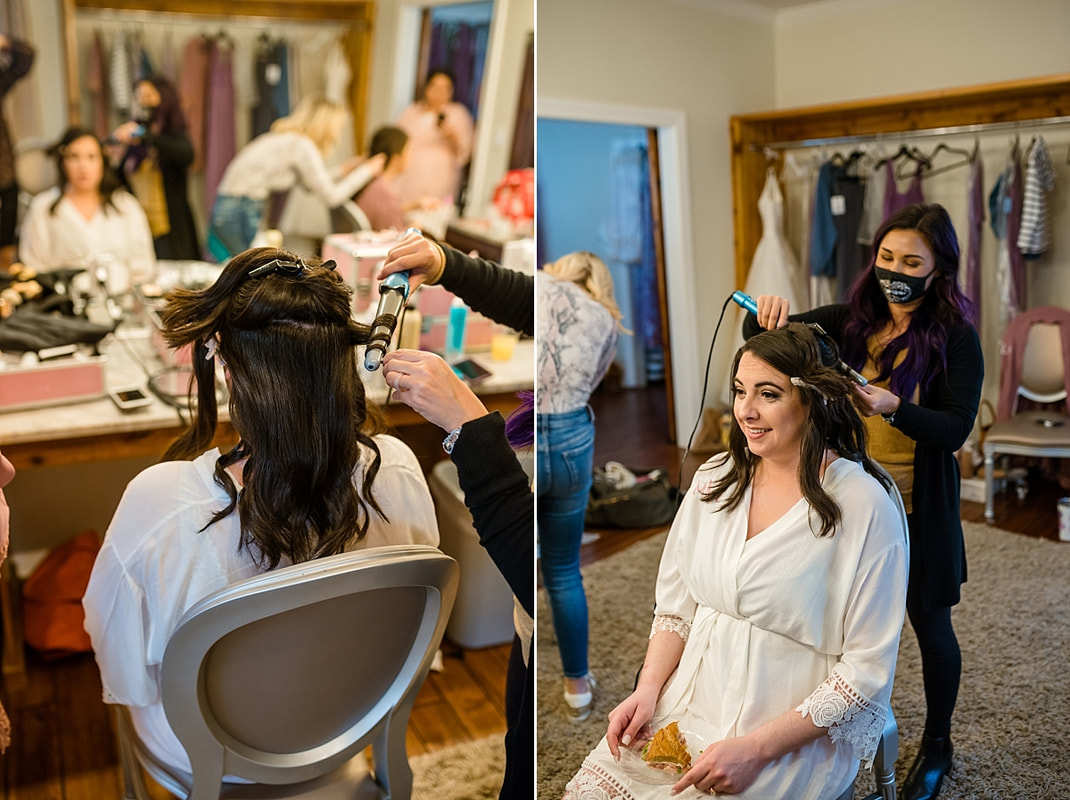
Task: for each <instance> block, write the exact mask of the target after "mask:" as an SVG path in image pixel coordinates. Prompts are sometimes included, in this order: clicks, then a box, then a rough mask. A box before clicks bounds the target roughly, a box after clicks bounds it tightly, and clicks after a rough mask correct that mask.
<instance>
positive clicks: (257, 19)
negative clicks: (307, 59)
mask: <svg viewBox="0 0 1070 800" xmlns="http://www.w3.org/2000/svg"><path fill="white" fill-rule="evenodd" d="M61 5H62V8H63V27H64V40H65V42H66V50H67V52H66V76H67V80H66V83H67V118H68V120H69V122H70V124H72V125H77V124H79V123H80V122H81V116H82V114H81V98H80V89H79V86H80V76H79V64H80V63H81V62H80V60H79V53H78V35H77V29H78V22H79V21H80V20H82V21H84V22H88V23H89V24H92V22H94V21H97V20H99V21H101V22H103V21H105V20H107V21H109V22H118V23H123V22H127V21H129V22H131V23H132V24H133V25H139V24H142V25H143V24H146V23H150V22H163V23H171V24H176V25H177V24H183V25H184V24H186V23H187V22H188V23H193V24H199V25H202V26H203V27H204V28H205V29H215V28H218V27H220V26H225V27H228V28H232V29H233V28H238V27H240V28H244V29H246V30H253V31H260V30H264V31H272V32H274V31H276V30H278V29H279V28H284V29H296V30H300V31H301V32H306V31H309V30H312V29H313V26H316V27H320V28H322V27H323V26H326V25H337V26H338V29H339V34H340V35H341V36H342V37H343V41H344V51H345V55H346V61H347V62H348V64H349V71H350V74H351V75H352V76H353V78H352V80H351V81H350V83H349V91H348V97H347V100H348V103H349V108H350V111H351V113H352V115H353V136H354V140H355V141H357V142H363V141H364V128H365V116H366V107H367V103H368V93H369V83H368V76H369V74H370V72H371V45H372V34H373V31H374V21H375V2H374V0H273V2H271V3H265V2H263V0H198V2H196V3H190V2H188V0H63V2H62V4H61ZM191 11H192V13H191Z"/></svg>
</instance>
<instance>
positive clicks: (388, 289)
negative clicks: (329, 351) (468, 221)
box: [364, 228, 420, 372]
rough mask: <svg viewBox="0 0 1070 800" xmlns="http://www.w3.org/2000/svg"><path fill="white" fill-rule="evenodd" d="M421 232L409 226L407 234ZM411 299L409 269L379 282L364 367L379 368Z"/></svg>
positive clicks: (370, 370) (365, 350)
mask: <svg viewBox="0 0 1070 800" xmlns="http://www.w3.org/2000/svg"><path fill="white" fill-rule="evenodd" d="M410 233H416V234H419V233H420V229H419V228H408V229H406V231H405V236H408V235H409V234H410ZM408 299H409V273H408V270H405V271H402V272H394V273H391V274H390V275H387V276H386V278H384V279H383V282H382V283H380V284H379V306H378V307H377V308H376V309H375V320H374V321H373V322H372V332H371V335H370V336H369V337H368V344H367V345H366V346H365V348H364V368H365V369H366V370H368V371H369V372H374V371H375V370H377V369H379V365H380V364H382V363H383V356H384V355H386V348H387V347H389V346H390V340H391V339H392V338H393V337H394V331H395V330H396V329H397V326H398V322H399V321H400V319H401V315H402V313H403V312H404V310H405V301H406V300H408Z"/></svg>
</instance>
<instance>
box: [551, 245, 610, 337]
mask: <svg viewBox="0 0 1070 800" xmlns="http://www.w3.org/2000/svg"><path fill="white" fill-rule="evenodd" d="M543 269H544V270H545V271H546V273H547V274H549V275H553V276H554V277H555V278H560V279H561V280H565V281H572V282H573V283H574V284H576V285H577V286H579V287H580V288H581V289H583V290H584V291H585V292H587V294H589V295H590V296H591V297H592V298H593V299H594V300H597V301H598V302H599V303H601V304H602V305H603V306H605V308H606V310H607V311H609V314H610V316H612V317H613V319H614V320H615V321H616V323H617V327H618V328H619V329H620V330H621V331H623V332H624V333H631V331H630V330H628V329H627V328H625V327H624V325H623V324H621V319H623V318H624V315H623V314H621V313H620V308H619V307H618V306H617V300H616V298H615V297H614V295H613V276H612V275H610V274H609V267H607V266H606V265H605V263H604V262H603V261H602V259H600V258H599V257H598V256H596V255H595V254H594V253H588V252H587V251H586V250H578V251H576V252H575V253H569V254H568V255H563V256H561V258H559V259H557V261H554V262H553V263H552V264H547V265H546V266H545V267H544V268H543Z"/></svg>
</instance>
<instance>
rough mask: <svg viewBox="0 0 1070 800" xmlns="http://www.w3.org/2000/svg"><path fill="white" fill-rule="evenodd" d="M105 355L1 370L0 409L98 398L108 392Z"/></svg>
mask: <svg viewBox="0 0 1070 800" xmlns="http://www.w3.org/2000/svg"><path fill="white" fill-rule="evenodd" d="M106 361H107V358H106V357H105V356H93V357H91V358H86V359H74V358H64V359H57V360H56V361H46V362H44V363H41V364H34V365H33V366H30V367H14V368H11V369H3V370H0V411H17V410H21V409H24V408H35V407H38V406H53V405H63V404H65V403H79V402H82V401H84V400H96V399H97V398H98V397H103V396H104V394H105V393H106V384H105V382H104V364H105V362H106Z"/></svg>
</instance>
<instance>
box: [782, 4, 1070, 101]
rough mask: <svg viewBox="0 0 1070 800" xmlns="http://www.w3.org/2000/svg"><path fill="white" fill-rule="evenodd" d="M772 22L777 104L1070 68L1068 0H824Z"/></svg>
mask: <svg viewBox="0 0 1070 800" xmlns="http://www.w3.org/2000/svg"><path fill="white" fill-rule="evenodd" d="M775 28H776V106H775V107H776V108H792V107H795V106H803V105H815V104H822V103H832V102H838V101H842V100H862V99H866V98H870V97H880V96H882V95H894V94H904V93H907V92H922V91H928V90H931V89H945V88H950V87H955V86H969V85H972V84H979V83H992V82H998V81H1007V80H1013V79H1016V78H1033V77H1037V76H1040V75H1052V74H1055V73H1059V72H1066V71H1068V70H1070V47H1068V41H1070V3H1068V2H1066V0H1016V2H1007V0H823V1H822V2H816V3H811V4H808V5H805V6H801V7H798V8H795V9H789V10H786V11H782V12H780V13H779V14H778V15H777V17H776V24H775Z"/></svg>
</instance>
